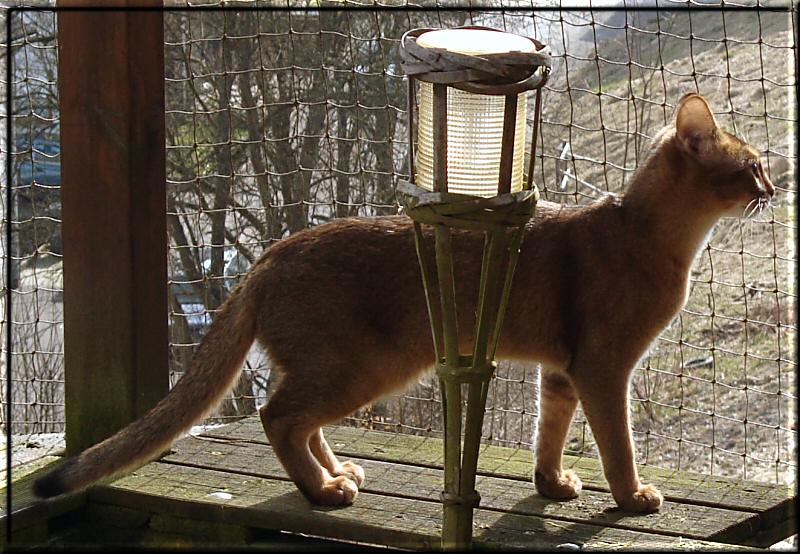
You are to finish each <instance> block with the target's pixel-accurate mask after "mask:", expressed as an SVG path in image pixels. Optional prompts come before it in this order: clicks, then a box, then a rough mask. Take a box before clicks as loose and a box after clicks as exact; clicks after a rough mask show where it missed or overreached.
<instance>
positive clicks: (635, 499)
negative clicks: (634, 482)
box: [617, 485, 664, 513]
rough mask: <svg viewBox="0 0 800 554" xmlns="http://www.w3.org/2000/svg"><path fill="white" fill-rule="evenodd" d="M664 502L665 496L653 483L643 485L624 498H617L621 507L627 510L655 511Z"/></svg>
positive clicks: (639, 511) (638, 511)
mask: <svg viewBox="0 0 800 554" xmlns="http://www.w3.org/2000/svg"><path fill="white" fill-rule="evenodd" d="M663 503H664V497H663V496H662V494H661V493H660V492H658V489H657V488H655V487H654V486H653V485H641V486H640V487H639V490H638V491H636V492H635V493H633V495H632V496H629V497H627V498H624V499H617V504H619V507H620V508H622V509H623V510H625V511H626V512H637V513H647V512H655V511H658V509H659V508H660V507H661V504H663Z"/></svg>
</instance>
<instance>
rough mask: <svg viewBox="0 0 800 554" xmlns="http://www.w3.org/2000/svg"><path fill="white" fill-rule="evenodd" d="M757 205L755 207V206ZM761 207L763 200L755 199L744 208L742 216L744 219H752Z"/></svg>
mask: <svg viewBox="0 0 800 554" xmlns="http://www.w3.org/2000/svg"><path fill="white" fill-rule="evenodd" d="M753 204H755V205H753ZM760 205H761V198H760V197H759V198H753V199H752V200H751V201H750V202H749V203H748V204H747V206H745V207H744V213H743V214H742V218H743V219H750V216H751V215H753V214H755V213H756V211H757V210H759V206H760Z"/></svg>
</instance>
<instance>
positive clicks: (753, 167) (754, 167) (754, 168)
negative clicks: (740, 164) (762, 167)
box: [750, 162, 758, 175]
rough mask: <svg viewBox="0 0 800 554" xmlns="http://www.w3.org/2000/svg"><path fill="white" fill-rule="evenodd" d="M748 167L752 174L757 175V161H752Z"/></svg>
mask: <svg viewBox="0 0 800 554" xmlns="http://www.w3.org/2000/svg"><path fill="white" fill-rule="evenodd" d="M750 169H752V170H753V173H754V174H756V175H758V162H753V164H752V165H751V166H750Z"/></svg>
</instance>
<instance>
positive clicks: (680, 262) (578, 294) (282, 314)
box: [34, 94, 775, 512]
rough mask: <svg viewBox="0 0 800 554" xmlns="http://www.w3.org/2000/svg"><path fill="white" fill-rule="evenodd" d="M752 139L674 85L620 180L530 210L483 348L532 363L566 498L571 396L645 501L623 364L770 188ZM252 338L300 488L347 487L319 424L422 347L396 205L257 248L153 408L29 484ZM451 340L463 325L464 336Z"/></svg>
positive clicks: (172, 406)
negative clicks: (713, 246)
mask: <svg viewBox="0 0 800 554" xmlns="http://www.w3.org/2000/svg"><path fill="white" fill-rule="evenodd" d="M774 192H775V189H774V187H773V185H772V183H771V182H770V180H769V178H768V177H767V176H766V174H765V173H764V170H763V168H762V166H761V163H760V161H759V153H758V152H757V151H756V150H755V149H753V148H751V147H750V146H748V145H746V144H744V143H743V142H741V141H740V140H738V139H737V138H735V137H733V136H732V135H730V134H728V133H726V132H725V131H723V130H721V129H720V128H719V127H718V126H717V123H716V120H715V119H714V116H713V114H712V112H711V110H710V108H709V106H708V104H707V102H706V101H705V99H703V98H702V97H701V96H700V95H697V94H687V95H685V96H684V97H683V98H681V100H680V101H679V103H678V106H677V108H676V116H675V119H674V121H673V123H672V124H671V125H668V126H667V127H666V128H664V129H663V130H662V131H661V132H659V133H658V134H657V136H656V137H655V138H654V140H653V144H652V146H651V149H650V151H649V154H648V156H647V159H646V160H645V162H644V163H643V164H642V166H641V167H640V168H639V169H638V170H637V172H636V173H635V175H634V178H633V181H632V183H631V184H630V187H629V189H628V190H627V191H626V192H625V193H624V194H622V195H621V196H619V197H608V198H604V199H602V200H599V201H597V202H595V203H594V204H592V205H590V206H587V207H576V206H569V207H568V206H561V205H557V204H553V203H550V202H544V201H542V202H540V203H539V206H538V207H537V212H536V216H535V217H534V219H533V220H532V221H531V222H530V223H529V224H528V226H527V231H526V237H525V240H524V242H523V246H522V249H521V254H520V258H519V262H518V266H517V271H516V275H515V278H514V284H513V287H512V292H511V301H510V304H509V307H508V311H507V314H506V320H505V324H504V334H503V336H502V337H501V340H500V346H499V353H498V357H499V358H503V359H513V360H524V361H536V362H539V363H540V364H541V365H542V368H543V371H542V375H543V378H542V389H541V390H542V392H541V409H540V413H541V417H540V421H539V432H538V441H537V447H536V457H537V461H536V471H535V482H536V486H537V489H538V490H539V492H540V493H541V494H543V495H545V496H548V497H552V498H559V499H564V498H572V497H575V496H577V494H578V493H579V491H580V489H581V482H580V480H579V479H578V477H577V476H576V475H575V474H574V473H573V472H572V471H570V470H566V471H565V470H563V469H562V466H561V453H562V450H563V448H564V440H565V435H566V432H567V429H568V426H569V423H570V421H571V419H572V416H573V412H574V410H575V407H576V405H577V403H578V400H580V401H581V403H582V405H583V409H584V411H585V414H586V417H587V419H588V421H589V424H590V426H591V428H592V431H593V433H594V436H595V439H596V441H597V445H598V447H599V450H600V455H601V458H602V463H603V468H604V472H605V476H606V479H607V480H608V484H609V486H610V488H611V491H612V493H613V496H614V499H615V500H616V502H617V503H618V504H619V506H620V507H622V508H623V509H625V510H629V511H635V512H642V511H652V510H655V509H658V508H659V506H660V505H661V503H662V500H663V499H662V496H661V494H660V493H659V492H658V491H657V490H656V489H655V488H654V487H652V486H650V485H643V484H641V483H640V481H639V477H638V475H637V472H636V467H635V465H634V451H633V443H632V441H631V433H630V425H629V420H628V385H629V380H630V375H631V371H632V369H633V368H634V367H635V365H636V363H637V361H638V360H639V359H640V358H641V357H642V355H643V354H644V353H645V352H646V350H647V349H648V347H649V345H650V344H651V342H652V341H653V340H654V339H655V338H656V336H657V335H658V333H659V332H660V331H661V330H662V329H663V328H664V326H665V325H667V324H668V323H669V322H670V321H671V320H672V319H673V318H674V317H675V315H676V314H677V312H678V311H679V310H680V309H681V307H682V306H683V304H684V302H685V300H686V295H687V291H688V276H689V269H690V265H691V264H692V261H693V259H694V257H695V255H696V253H697V251H698V249H699V248H701V247H702V245H703V244H704V243H705V241H706V239H707V236H708V235H709V233H710V231H711V229H712V227H713V226H714V224H715V223H716V222H717V220H718V219H719V218H720V217H721V216H724V215H734V216H739V215H742V213H743V212H744V210H745V209H746V208H747V207H748V206H751V205H753V203H756V205H757V206H758V207H761V206H762V205H763V204H764V203H767V202H769V200H770V198H771V197H772V195H773V194H774ZM482 246H483V238H482V235H481V234H476V233H469V232H456V233H455V235H454V256H455V264H456V267H457V268H458V272H459V279H458V280H457V302H458V306H459V328H460V329H462V330H467V329H471V328H472V327H473V318H474V302H475V297H476V296H477V294H476V291H477V282H478V276H479V275H478V274H479V270H480V265H481V264H480V256H481V251H482ZM254 338H257V339H258V340H259V341H260V343H261V345H262V346H263V347H264V348H265V349H266V350H267V351H268V352H269V354H270V357H271V359H272V361H273V364H274V368H275V371H276V373H277V374H280V377H281V378H280V380H279V383H278V385H277V387H276V389H275V390H274V392H273V394H272V396H271V398H270V400H269V402H268V404H267V405H266V406H264V407H263V408H261V420H262V422H263V424H264V428H265V431H266V433H267V435H268V437H269V440H270V443H271V444H272V447H273V448H274V449H275V452H276V454H277V455H278V457H279V458H280V460H281V462H282V463H283V466H284V468H285V469H286V471H287V473H288V474H289V476H290V477H291V478H292V479H293V480H294V482H295V483H296V484H297V486H298V487H299V488H300V490H302V491H303V492H304V493H305V494H306V496H307V497H308V498H309V499H310V500H312V501H313V502H316V503H319V504H347V503H350V502H352V501H353V499H354V498H355V497H356V494H357V493H358V487H359V486H361V485H362V483H363V482H364V472H363V470H362V469H361V468H360V467H359V466H357V465H355V464H353V463H351V462H341V463H340V462H339V461H338V460H337V459H336V457H335V456H334V455H333V453H332V452H331V450H330V448H329V447H328V445H327V443H326V442H325V439H324V437H323V435H322V431H321V430H320V427H321V426H323V425H325V424H328V423H331V422H335V421H337V420H339V419H341V418H343V417H345V416H347V415H348V414H350V413H351V412H353V411H354V410H356V409H358V408H359V407H361V406H363V405H364V404H367V403H369V402H371V401H373V400H375V399H376V398H378V397H380V396H382V395H384V394H386V393H388V392H390V391H393V390H396V389H399V388H401V387H403V386H404V385H406V384H407V383H408V382H409V381H412V380H413V379H415V378H417V377H418V375H419V374H420V372H421V371H423V370H425V369H426V368H429V367H431V366H432V364H433V361H434V358H433V347H432V340H431V336H430V329H429V326H428V315H427V311H426V307H425V299H424V295H423V289H422V285H421V279H420V273H419V267H418V263H417V256H416V252H415V248H414V240H413V235H412V230H411V221H410V219H408V218H407V217H403V216H397V217H379V218H350V219H340V220H336V221H333V222H331V223H329V224H326V225H321V226H319V227H316V228H313V229H309V230H306V231H303V232H301V233H297V234H295V235H293V236H291V237H289V238H287V239H285V240H283V241H281V242H279V243H278V244H276V245H275V246H273V247H271V248H270V249H269V250H268V251H267V252H265V253H264V255H263V256H262V257H261V259H260V260H259V261H258V262H257V263H256V264H255V265H254V266H253V268H252V270H251V271H250V272H249V273H248V274H247V275H246V276H245V277H244V279H243V280H242V282H241V283H240V284H239V285H238V287H237V288H236V290H235V291H234V293H233V294H232V295H231V297H230V298H229V299H228V301H227V302H226V303H225V304H224V305H223V307H222V308H221V310H220V311H219V313H218V314H217V316H216V318H215V321H214V324H213V326H212V327H211V329H210V330H209V332H208V334H207V335H206V337H205V338H204V339H203V341H202V344H201V345H200V347H199V350H198V352H197V354H196V356H195V360H194V362H193V365H192V368H191V369H190V371H189V372H188V373H187V374H186V375H185V376H184V377H183V378H182V379H181V380H180V381H178V383H177V384H176V386H175V387H174V388H173V389H172V391H171V392H170V393H169V395H168V396H167V397H166V398H165V399H164V400H162V401H161V402H160V403H159V404H158V405H157V406H156V407H155V408H154V409H153V410H152V411H151V412H149V413H148V414H147V415H145V416H144V417H143V418H141V419H140V420H137V421H136V422H134V423H132V424H130V425H129V426H127V427H126V428H124V429H123V430H121V431H120V432H118V433H117V434H116V435H114V436H112V437H110V438H109V439H106V440H105V441H103V442H101V443H100V444H98V445H96V446H94V447H92V448H90V449H88V450H86V451H85V452H83V453H82V454H80V455H79V456H77V457H75V458H72V459H70V460H67V461H66V462H65V463H63V464H62V465H60V466H59V467H57V468H56V469H55V470H53V471H52V472H51V473H49V474H47V475H46V476H45V477H43V478H42V479H40V480H38V481H37V482H36V484H35V488H34V490H35V492H36V494H38V495H39V496H45V497H47V496H54V495H57V494H62V493H65V492H69V491H73V490H77V489H80V488H83V487H86V486H88V485H90V484H91V483H93V482H95V481H97V480H98V479H100V478H103V477H107V476H110V475H115V474H119V473H121V472H123V471H125V470H126V469H130V468H133V467H135V466H138V465H140V464H141V463H143V462H145V461H147V460H149V459H151V458H152V457H153V456H156V455H158V453H160V452H162V451H163V450H164V449H165V448H166V447H168V446H169V445H170V444H171V442H172V441H173V440H174V439H175V438H176V437H177V436H178V435H180V434H181V433H182V432H184V431H185V430H186V429H187V428H188V427H189V426H190V425H191V424H192V423H194V422H195V421H197V420H198V419H199V418H201V417H202V416H203V415H204V414H206V413H207V412H208V411H209V410H211V409H212V408H213V407H214V406H215V405H216V404H217V402H218V401H219V400H220V399H221V398H222V396H223V395H224V394H225V392H226V391H227V390H228V388H229V387H230V386H231V385H232V384H233V383H234V381H235V379H236V378H237V376H238V374H239V371H240V369H241V366H242V362H243V360H244V358H245V356H246V354H247V351H248V349H249V348H250V345H251V343H252V341H253V340H254ZM463 340H464V344H463V345H462V346H463V350H462V351H467V349H468V348H469V347H470V342H471V337H469V336H465V337H463Z"/></svg>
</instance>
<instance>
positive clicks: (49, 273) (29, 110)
mask: <svg viewBox="0 0 800 554" xmlns="http://www.w3.org/2000/svg"><path fill="white" fill-rule="evenodd" d="M192 4H194V3H192ZM241 4H242V3H238V4H234V3H226V4H225V5H226V6H228V7H230V6H235V5H241ZM246 4H247V5H248V6H252V5H253V4H252V3H246ZM661 4H662V3H659V5H661ZM178 5H186V4H185V3H179V4H178ZM257 5H259V6H262V5H266V3H261V2H259V3H257ZM336 5H337V6H340V4H338V3H337V4H336ZM497 5H498V6H501V7H502V6H505V7H506V8H508V9H505V10H490V9H486V10H464V11H454V10H444V9H442V10H435V11H421V10H407V11H376V10H324V9H323V10H308V9H306V10H295V11H276V10H260V11H239V12H237V11H235V10H228V11H197V10H196V11H190V10H188V11H170V12H167V13H166V14H165V47H164V48H165V50H164V52H165V60H166V64H165V67H166V106H167V108H166V128H167V176H168V184H167V219H168V230H169V245H170V249H169V276H170V277H169V291H170V295H169V302H170V313H169V323H170V327H169V328H170V343H171V348H170V357H171V359H170V364H171V370H172V380H173V383H174V381H175V380H176V379H177V378H179V377H180V375H181V374H182V373H183V372H184V371H185V369H186V368H187V367H188V365H189V363H190V361H191V358H192V355H193V353H194V352H195V349H196V347H197V345H198V343H199V341H200V339H201V337H202V336H203V334H204V333H205V331H206V330H207V328H208V325H209V324H210V323H211V322H212V320H213V318H214V314H215V311H216V309H217V308H218V307H219V305H220V304H221V302H222V301H224V299H225V298H226V296H227V295H228V294H229V292H230V290H231V288H232V286H233V284H235V283H236V282H237V280H238V278H239V277H240V276H241V275H242V274H244V273H245V272H246V271H247V269H248V268H249V267H250V265H251V264H252V263H253V262H254V261H255V260H256V259H257V258H258V257H259V255H260V254H261V253H262V252H263V251H264V250H265V249H266V248H268V247H269V246H270V244H273V243H274V242H276V241H279V240H281V239H282V238H284V237H286V236H288V235H290V234H292V233H295V232H297V231H299V230H301V229H304V228H307V227H309V226H314V225H318V224H321V223H324V222H326V221H329V220H331V219H333V218H338V217H346V216H353V215H360V216H375V215H385V214H395V213H397V207H398V206H397V202H396V199H395V186H396V183H397V180H398V179H404V178H406V177H407V176H408V167H407V165H406V163H407V161H406V160H407V157H406V150H407V148H408V143H407V138H406V137H407V134H406V133H407V131H406V128H405V125H406V119H405V117H406V115H405V111H406V97H405V94H406V86H405V79H404V76H403V74H402V71H401V69H400V67H399V55H398V52H397V45H398V42H399V39H400V37H401V35H402V34H403V33H404V32H405V31H406V30H408V29H411V28H415V27H429V26H432V27H450V26H458V25H463V24H474V25H487V26H491V27H496V28H500V29H505V30H508V31H512V32H518V33H521V34H527V35H531V36H535V37H536V38H538V39H539V40H541V41H543V42H545V43H547V44H549V46H550V47H551V49H552V53H553V56H554V62H555V65H554V71H553V73H552V76H551V79H550V81H549V83H548V85H547V87H546V90H545V93H544V94H545V102H544V107H543V113H542V130H541V133H540V136H539V144H538V145H537V150H536V155H537V156H538V158H539V159H538V160H537V163H536V174H535V180H536V182H537V184H538V186H539V187H540V189H541V191H542V193H543V194H542V196H543V197H544V198H546V199H548V200H551V201H556V202H562V203H573V204H574V203H579V204H583V203H587V202H590V201H592V200H593V199H596V198H599V197H601V196H604V195H606V194H608V193H614V192H620V191H623V190H625V187H626V185H627V184H628V183H629V181H630V179H631V176H632V174H633V171H634V169H635V168H636V166H637V163H638V162H639V160H640V159H641V158H642V157H643V155H644V153H645V150H646V147H647V143H648V141H649V139H650V138H651V137H652V136H653V135H654V134H655V132H656V131H658V129H660V128H661V127H662V126H663V125H664V124H665V123H667V122H668V121H669V120H670V117H671V113H672V109H673V107H674V105H675V103H676V101H677V100H678V98H680V96H681V94H683V93H684V92H687V91H699V92H700V93H702V94H703V95H705V96H706V98H708V99H709V101H710V103H711V105H712V107H713V109H714V111H715V113H716V115H717V118H718V120H719V121H720V123H721V124H722V126H723V127H725V128H726V129H728V130H729V131H731V132H734V133H736V134H737V135H739V136H740V137H742V138H744V139H745V140H747V141H748V142H750V143H751V144H752V145H754V146H755V147H757V148H758V149H759V150H761V151H762V155H763V158H764V160H765V166H766V167H767V169H768V172H769V173H770V175H771V178H772V181H773V182H774V183H775V185H776V188H777V194H776V197H775V199H774V200H773V207H772V209H771V210H768V211H765V212H763V213H761V214H759V215H757V216H755V217H753V218H750V219H748V220H747V221H741V220H739V219H725V220H723V221H722V222H721V223H720V225H718V227H717V230H716V232H715V233H714V234H713V235H712V237H711V239H710V241H709V243H708V246H707V247H705V248H704V249H703V250H701V252H700V253H699V254H698V258H697V260H696V262H695V264H694V266H693V270H692V274H691V294H690V296H689V299H688V302H687V304H686V307H685V308H684V309H683V310H682V311H681V313H680V315H679V316H678V317H677V319H676V320H675V321H674V322H673V323H672V324H671V325H670V326H669V327H668V328H667V329H666V330H665V331H664V332H663V333H662V335H661V336H660V337H659V339H658V340H657V342H656V343H655V344H654V345H653V347H652V349H651V351H650V353H649V355H648V356H646V357H645V358H644V359H643V360H641V362H640V367H639V368H638V369H637V370H636V371H635V374H634V378H633V381H632V385H631V394H632V397H633V400H634V401H633V407H632V416H633V418H632V419H633V426H634V439H635V442H636V447H637V456H638V458H639V461H641V462H646V463H650V464H654V465H658V466H664V467H672V468H681V469H691V470H694V471H700V472H704V473H711V474H718V475H725V476H731V477H746V478H749V479H758V480H762V481H768V482H791V481H793V480H794V478H795V477H794V475H795V471H796V462H795V443H796V429H795V422H796V418H795V411H796V408H795V401H796V381H795V374H796V329H797V324H796V308H797V297H796V292H795V291H796V288H795V287H796V273H795V266H796V261H797V256H796V250H795V236H796V232H797V220H796V210H795V194H796V173H795V168H796V154H795V152H796V150H795V144H794V137H795V134H796V123H797V114H796V110H795V95H796V90H795V80H796V75H795V63H796V44H795V41H794V36H795V32H794V31H795V30H794V26H793V25H794V23H793V20H792V17H791V14H790V13H788V12H786V11H769V10H764V9H761V10H745V11H742V10H726V11H721V10H702V11H697V10H694V11H688V10H685V9H682V8H684V7H685V6H686V5H687V3H685V2H669V3H667V6H666V7H668V8H672V9H664V10H627V11H623V10H594V11H590V10H576V9H568V8H569V5H568V4H567V3H566V2H564V4H563V5H560V4H558V3H555V8H560V9H537V10H536V11H532V10H531V9H530V8H529V5H528V9H524V10H522V9H519V10H518V9H513V8H516V7H518V4H517V3H511V2H506V3H505V4H500V3H498V4H497ZM762 5H763V3H762ZM778 5H780V4H778ZM15 18H16V19H15V21H13V22H12V28H13V33H12V37H11V51H10V52H8V51H4V52H3V57H2V60H3V63H7V60H8V59H9V56H10V57H11V58H12V59H13V63H14V66H13V69H14V71H13V76H12V77H13V78H12V82H11V83H10V85H11V86H10V87H8V86H7V85H8V83H6V89H5V90H6V91H10V92H11V94H12V95H13V99H14V112H13V114H12V117H11V119H9V117H8V116H7V115H6V114H5V112H4V114H3V118H2V122H3V125H7V124H8V122H9V120H10V121H11V122H12V123H13V134H12V137H13V138H12V142H11V143H10V144H6V143H5V139H4V138H3V141H4V142H2V143H0V146H1V147H2V152H3V154H4V155H6V156H8V155H10V156H11V158H12V164H11V167H12V175H11V183H12V191H11V192H12V203H11V205H10V206H7V205H6V204H5V198H6V195H5V192H6V188H5V187H6V182H7V181H6V180H5V179H4V180H3V187H4V188H3V202H4V204H3V217H4V218H5V217H10V218H11V220H12V227H13V230H14V233H13V236H12V243H11V245H10V246H11V252H12V256H11V260H10V261H11V263H12V269H13V271H14V272H15V273H14V278H13V279H12V281H11V282H10V283H5V282H4V290H3V292H4V299H5V291H6V288H5V287H10V288H11V294H12V299H13V314H12V317H11V318H10V319H11V321H12V326H11V332H12V333H13V351H12V356H11V360H12V364H13V365H12V371H13V373H12V381H13V387H14V397H13V409H14V418H13V422H14V426H13V432H14V433H15V434H16V435H20V436H21V437H23V438H26V439H34V438H35V437H41V436H43V435H42V434H43V433H58V432H60V431H62V430H63V422H64V413H63V357H62V339H61V337H62V318H61V301H62V300H61V293H62V287H61V254H60V252H61V246H60V227H59V219H60V215H59V188H60V176H59V171H58V167H59V163H58V102H57V94H56V82H57V79H56V69H57V58H56V33H55V30H56V26H55V18H56V16H55V14H54V13H52V12H29V13H25V14H19V13H18V14H16V15H15ZM529 117H530V113H529ZM3 137H4V134H3ZM8 246H9V245H7V244H5V243H3V245H2V248H3V250H2V252H3V263H4V264H6V263H8V262H9V257H8V252H9V250H8ZM4 302H5V300H4ZM3 306H5V304H3ZM2 313H3V317H2V323H3V326H4V327H3V328H4V330H5V329H6V325H7V320H8V318H7V317H6V316H5V310H3V312H2ZM420 324H421V325H427V322H420ZM3 363H4V364H5V358H4V359H3ZM3 371H4V373H3V375H4V376H5V375H6V373H5V366H3ZM270 385H271V372H270V362H269V359H268V358H267V357H266V356H265V355H264V354H263V353H262V352H260V351H259V350H258V349H257V348H254V349H253V351H252V352H251V354H250V356H249V357H248V360H247V364H246V368H245V371H244V373H243V377H242V379H241V380H240V381H239V383H238V384H237V385H236V386H235V388H234V390H233V392H232V394H231V395H230V396H229V398H228V399H226V400H225V401H224V402H223V403H222V405H221V406H220V407H219V409H218V410H217V412H216V413H215V414H214V415H213V416H212V418H211V421H216V422H220V421H226V420H228V419H230V418H233V417H240V416H241V415H245V414H251V413H254V412H255V411H256V409H257V408H258V406H260V405H261V404H263V403H264V402H265V401H266V399H267V398H268V396H269V392H270ZM536 394H537V370H536V368H535V367H532V366H523V365H519V364H511V363H508V362H501V363H500V366H499V369H498V372H497V374H496V377H495V379H494V380H493V383H492V388H491V390H490V393H489V398H488V403H487V413H486V419H485V427H484V438H485V439H486V440H487V441H492V442H495V443H497V444H502V445H529V444H530V443H531V442H532V440H533V427H534V425H535V418H536V414H537V407H536ZM3 402H4V406H5V402H7V399H6V398H5V397H3ZM345 423H346V424H349V425H356V426H364V427H369V428H374V429H381V430H389V431H397V432H404V433H415V434H430V435H440V434H441V428H442V423H441V404H440V399H439V386H438V383H437V382H436V380H435V378H434V376H432V375H426V376H425V377H423V378H422V379H420V380H419V382H417V383H415V384H413V385H412V386H411V387H409V388H408V389H407V390H405V391H400V392H398V393H397V394H396V395H394V396H392V397H389V398H386V399H383V400H381V401H380V402H376V403H374V404H372V405H370V406H367V407H365V408H363V409H362V410H360V411H359V412H357V413H356V414H353V415H352V416H351V417H349V418H347V420H346V421H345ZM567 448H568V450H569V451H570V452H573V453H590V454H595V451H594V446H593V440H592V437H591V432H590V430H589V428H588V426H587V425H586V423H585V420H584V418H583V416H582V414H581V413H580V411H579V413H578V414H577V415H576V418H575V421H574V423H573V426H572V428H571V431H570V435H569V440H568V445H567Z"/></svg>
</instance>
